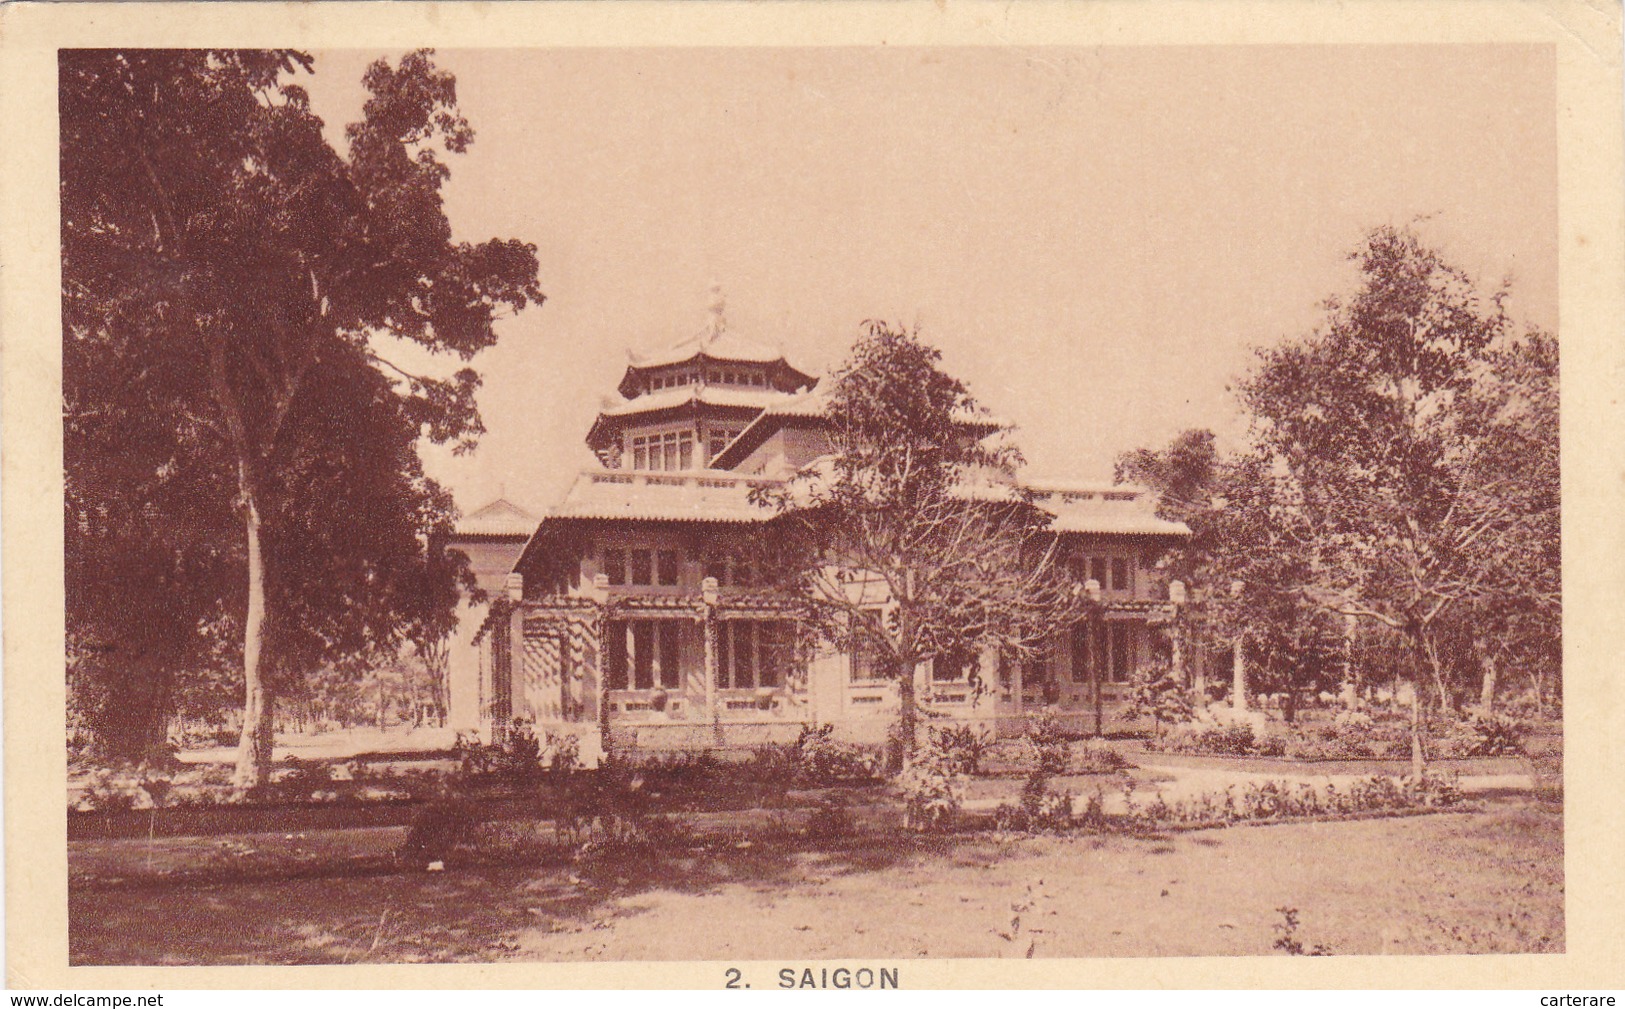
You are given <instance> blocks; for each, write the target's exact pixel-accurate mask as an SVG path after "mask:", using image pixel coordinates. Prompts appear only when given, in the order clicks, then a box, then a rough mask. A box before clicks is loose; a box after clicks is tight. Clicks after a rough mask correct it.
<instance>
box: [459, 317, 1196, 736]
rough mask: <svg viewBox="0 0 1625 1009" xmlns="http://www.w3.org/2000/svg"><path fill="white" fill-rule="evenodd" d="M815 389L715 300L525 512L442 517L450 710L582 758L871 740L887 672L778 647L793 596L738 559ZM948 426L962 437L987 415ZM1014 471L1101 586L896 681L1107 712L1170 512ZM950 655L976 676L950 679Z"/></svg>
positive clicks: (954, 697)
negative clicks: (1024, 648)
mask: <svg viewBox="0 0 1625 1009" xmlns="http://www.w3.org/2000/svg"><path fill="white" fill-rule="evenodd" d="M825 392H826V390H825V389H824V388H823V387H821V386H820V383H819V380H818V378H817V377H816V376H814V375H812V374H810V373H808V372H806V371H803V370H801V369H800V368H797V367H796V366H795V365H793V364H792V363H790V362H789V361H787V360H786V359H785V356H784V355H783V353H781V352H780V351H778V350H777V349H776V348H773V347H771V346H769V345H766V344H763V343H758V342H756V341H752V340H749V339H746V338H744V337H741V336H737V335H735V334H733V333H730V332H728V331H727V328H726V325H725V323H724V322H723V320H722V316H721V312H720V308H719V307H714V309H713V318H712V321H711V324H710V325H709V326H708V327H707V329H706V330H705V331H704V332H702V333H701V334H699V335H698V336H696V337H694V338H691V339H689V340H685V341H683V342H681V343H679V344H677V345H675V346H673V347H670V348H668V349H666V350H664V351H661V352H658V353H652V354H647V355H642V356H637V355H633V356H631V357H630V358H629V363H628V366H627V369H626V372H625V375H624V376H623V377H622V379H621V381H620V383H619V386H618V388H617V389H616V391H615V394H614V395H612V396H610V397H608V398H606V400H605V402H604V405H603V408H602V410H601V412H600V413H599V415H598V418H597V420H596V421H594V423H593V425H592V427H591V429H590V430H589V432H588V434H587V444H588V445H589V447H591V448H592V450H593V451H594V453H595V454H596V455H597V456H598V458H599V459H600V460H601V462H602V466H601V467H599V468H594V469H591V470H588V471H585V472H582V473H580V474H579V475H578V476H577V477H576V479H575V481H574V483H573V485H572V486H571V487H570V489H569V490H568V492H567V493H566V494H565V495H564V497H563V499H562V500H561V501H559V502H557V503H556V504H554V505H553V507H552V508H550V509H548V510H547V511H546V512H545V513H543V514H540V515H533V514H531V513H530V512H528V511H526V510H525V509H523V508H521V507H519V506H517V505H514V504H512V503H510V502H507V501H502V500H498V501H494V502H492V503H490V504H488V505H486V506H485V507H483V508H480V509H479V510H478V511H475V512H473V513H471V514H470V515H468V516H467V517H466V518H465V519H464V520H463V521H462V522H461V523H460V524H459V526H458V528H457V536H456V538H455V539H454V541H453V543H452V545H453V546H454V547H456V548H458V549H461V550H463V551H464V552H465V553H467V554H468V555H469V557H470V560H471V562H472V565H473V568H474V574H475V578H476V583H477V589H476V590H475V591H474V592H471V593H470V594H469V595H468V597H467V598H466V599H465V600H464V604H463V609H462V612H461V621H460V625H459V630H458V633H457V635H456V638H455V640H454V642H453V645H452V656H451V659H452V670H451V684H450V693H451V711H452V718H453V721H454V723H455V725H456V727H457V728H459V729H463V730H471V729H477V730H479V731H481V732H482V735H483V738H486V739H493V738H498V737H500V736H501V735H502V734H503V733H504V732H506V731H507V730H508V729H509V728H510V727H511V726H513V725H514V724H515V723H516V722H517V721H519V720H525V721H528V722H530V723H532V724H534V725H536V726H537V727H538V732H540V731H541V730H542V729H545V730H547V731H550V732H555V733H558V732H571V733H574V734H576V735H578V736H579V737H581V740H582V752H583V754H584V756H588V757H589V758H590V757H591V755H593V754H596V753H600V752H602V751H603V749H604V748H614V749H616V750H618V751H621V752H644V751H654V750H672V749H729V748H747V749H748V748H750V747H754V746H758V745H762V744H765V743H769V742H782V741H787V740H794V739H795V738H796V736H797V735H798V734H799V732H800V730H801V728H802V727H803V726H806V725H823V724H826V723H827V724H831V725H834V726H835V727H836V731H837V732H838V733H839V734H840V735H842V736H845V737H847V738H850V739H853V740H855V741H867V742H882V741H884V739H885V738H886V735H885V734H886V731H887V728H888V727H889V725H890V724H891V723H892V721H893V719H894V717H895V714H896V710H897V703H898V702H897V687H896V684H895V683H893V682H890V681H888V680H887V679H886V678H885V677H884V676H883V675H882V672H881V667H880V665H879V663H877V662H876V661H875V660H874V659H873V657H871V656H867V655H864V654H850V653H845V652H840V651H834V650H829V649H825V650H823V651H821V652H820V653H818V654H815V655H812V656H810V657H808V656H805V655H804V654H802V653H803V650H801V649H797V648H794V647H792V642H793V641H794V640H795V639H796V634H795V630H796V628H795V622H796V621H797V619H798V613H797V606H796V603H795V601H794V600H793V599H791V598H787V597H785V596H783V595H781V594H779V593H776V592H774V591H771V590H768V589H765V588H763V587H761V586H760V584H759V583H760V582H762V581H763V579H762V578H761V577H760V576H759V572H758V570H757V567H756V565H757V564H758V562H759V561H760V559H761V558H762V556H763V553H764V551H763V543H764V539H763V538H764V537H769V536H772V535H773V525H772V521H771V520H772V519H773V518H774V514H775V513H774V512H773V511H772V510H771V509H770V508H768V507H766V506H764V505H762V504H758V503H757V502H756V501H755V500H754V499H753V496H752V491H753V490H755V489H756V488H758V487H762V486H765V485H770V484H773V483H775V482H778V481H781V480H783V479H785V478H786V477H788V476H790V475H791V474H794V473H795V472H797V471H798V470H800V469H801V468H802V467H804V466H806V465H808V464H809V463H811V462H813V461H814V460H816V459H818V458H820V457H821V456H822V455H824V454H825V453H826V451H827V444H826V441H825V439H824V437H823V434H822V430H823V429H822V418H823V416H824V395H825ZM964 423H965V425H966V429H967V431H968V432H970V433H971V435H972V436H975V437H981V436H984V435H986V434H989V433H991V432H992V431H994V430H995V429H997V428H998V427H1000V426H1002V422H1000V421H997V420H996V419H993V418H986V417H975V418H973V417H967V418H964ZM1025 489H1026V490H1027V491H1028V492H1030V493H1031V494H1032V495H1033V499H1034V500H1035V501H1036V502H1037V503H1038V504H1040V505H1041V506H1042V507H1044V508H1046V509H1047V510H1049V511H1050V512H1051V513H1052V514H1053V515H1054V519H1053V522H1052V524H1051V528H1052V529H1053V530H1054V531H1055V532H1056V533H1057V534H1058V535H1059V537H1060V543H1061V549H1062V551H1063V553H1064V562H1065V564H1066V565H1067V570H1068V571H1069V572H1071V574H1072V576H1073V577H1074V578H1076V579H1077V580H1078V581H1079V582H1080V583H1086V582H1090V581H1092V582H1095V583H1098V592H1099V597H1100V600H1101V604H1102V605H1101V606H1100V607H1098V608H1097V609H1096V611H1095V616H1094V617H1093V618H1091V619H1088V620H1084V621H1080V622H1079V623H1077V624H1075V625H1073V626H1071V627H1068V628H1066V629H1065V630H1064V631H1063V632H1061V633H1058V634H1057V635H1056V638H1055V640H1054V641H1053V643H1052V647H1050V648H1049V650H1048V654H1047V655H1046V656H1045V657H1043V658H1042V659H1038V660H1032V661H1026V662H1021V663H1016V662H1007V661H1004V660H1002V659H1001V657H1000V656H998V655H996V654H989V655H983V656H981V657H980V658H979V659H978V660H977V661H976V663H974V664H973V665H974V666H975V669H974V670H973V669H971V668H969V667H966V666H964V665H963V664H962V665H961V667H960V668H953V669H950V668H932V666H931V664H927V666H926V667H925V668H923V669H922V670H920V672H919V678H918V688H919V689H918V690H917V696H918V697H920V698H921V700H922V703H924V704H925V705H927V706H928V707H930V708H932V709H935V710H936V711H937V712H939V713H940V714H942V715H944V716H948V717H952V718H955V719H960V720H964V721H969V722H979V723H983V724H986V725H988V726H990V727H993V728H995V729H997V730H998V731H1000V732H1004V733H1008V732H1016V731H1020V729H1021V728H1022V727H1023V726H1024V722H1025V719H1026V717H1027V716H1028V715H1029V714H1030V713H1031V712H1032V711H1034V710H1037V709H1039V708H1044V707H1048V708H1050V709H1052V710H1055V711H1057V712H1059V713H1060V714H1061V717H1062V718H1063V719H1064V720H1068V721H1070V722H1072V723H1073V728H1074V729H1075V730H1077V731H1080V732H1099V731H1109V730H1110V729H1111V728H1113V727H1115V726H1116V724H1117V722H1118V721H1120V719H1119V718H1118V715H1119V712H1120V709H1121V707H1122V700H1123V693H1124V690H1125V685H1126V684H1127V683H1128V681H1129V680H1130V678H1131V676H1132V675H1133V673H1134V671H1135V670H1136V669H1137V668H1138V667H1139V666H1140V665H1142V664H1144V663H1146V662H1148V661H1150V659H1151V657H1152V655H1153V654H1154V652H1155V651H1156V650H1157V648H1158V646H1159V643H1160V642H1161V641H1162V640H1163V639H1164V637H1165V634H1164V631H1163V629H1162V625H1163V624H1164V623H1165V622H1166V621H1167V620H1168V619H1169V618H1170V616H1171V615H1172V614H1173V609H1172V606H1171V604H1170V603H1169V601H1168V598H1167V590H1166V588H1165V587H1164V586H1163V585H1162V583H1161V582H1160V580H1159V579H1158V578H1157V577H1156V574H1155V571H1154V564H1155V562H1156V559H1157V557H1158V555H1159V554H1160V553H1161V552H1163V551H1164V550H1166V549H1167V547H1168V546H1170V545H1171V544H1174V543H1177V542H1178V541H1179V540H1180V539H1181V538H1183V537H1185V536H1188V535H1189V530H1188V529H1186V528H1185V526H1183V525H1182V524H1179V523H1175V522H1169V521H1166V520H1164V519H1162V518H1159V517H1158V516H1157V514H1156V510H1155V503H1154V501H1153V500H1152V499H1151V497H1150V496H1149V495H1148V494H1147V493H1146V492H1145V491H1144V490H1143V489H1140V488H1136V487H1128V486H1121V485H1111V484H1088V483H1064V484H1063V483H1055V484H1042V485H1029V486H1027V487H1026V488H1025ZM938 665H943V664H940V663H939V664H938ZM973 675H974V676H976V677H978V678H979V679H980V682H982V683H984V684H992V685H994V686H993V687H992V689H984V690H982V691H976V690H974V689H972V682H973Z"/></svg>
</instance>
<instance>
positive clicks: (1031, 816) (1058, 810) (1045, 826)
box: [993, 771, 1073, 833]
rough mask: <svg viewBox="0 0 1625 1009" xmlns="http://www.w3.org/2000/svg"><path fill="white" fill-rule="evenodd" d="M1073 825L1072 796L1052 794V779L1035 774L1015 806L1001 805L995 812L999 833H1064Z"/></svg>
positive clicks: (994, 822) (1025, 786)
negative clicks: (1001, 831)
mask: <svg viewBox="0 0 1625 1009" xmlns="http://www.w3.org/2000/svg"><path fill="white" fill-rule="evenodd" d="M1072 822H1073V821H1072V793H1070V792H1055V791H1053V790H1051V788H1050V787H1049V779H1048V778H1047V777H1045V776H1044V775H1043V774H1040V773H1038V772H1036V771H1035V772H1033V773H1032V774H1031V775H1029V776H1028V777H1027V782H1026V784H1025V785H1023V786H1022V788H1021V797H1020V799H1019V800H1017V803H1016V804H1015V805H1011V804H1010V803H1000V804H999V807H998V808H997V809H995V810H994V811H993V824H994V826H995V827H996V828H997V829H999V830H1019V831H1027V832H1032V833H1040V832H1044V831H1062V830H1066V829H1067V828H1069V827H1071V826H1072Z"/></svg>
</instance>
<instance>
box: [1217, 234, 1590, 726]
mask: <svg viewBox="0 0 1625 1009" xmlns="http://www.w3.org/2000/svg"><path fill="white" fill-rule="evenodd" d="M1353 258H1354V260H1355V262H1356V263H1357V265H1358V266H1359V269H1360V274H1361V284H1360V286H1359V288H1358V290H1357V291H1356V292H1355V293H1354V295H1353V296H1352V297H1351V298H1349V299H1348V300H1347V301H1346V302H1344V301H1335V300H1334V301H1332V302H1329V303H1328V310H1327V317H1326V321H1325V323H1324V325H1323V326H1321V327H1320V328H1319V329H1318V330H1317V331H1315V332H1314V333H1312V334H1310V335H1308V336H1305V337H1303V338H1300V339H1296V340H1292V341H1288V342H1286V343H1285V344H1282V345H1280V346H1277V347H1272V348H1268V349H1265V350H1263V351H1261V352H1260V355H1259V361H1258V363H1257V366H1256V367H1255V369H1254V370H1253V372H1252V373H1251V374H1250V375H1249V376H1248V377H1247V378H1246V379H1245V380H1244V381H1243V383H1242V384H1241V394H1242V400H1243V403H1244V404H1245V405H1246V406H1247V407H1248V408H1249V409H1250V410H1251V412H1252V415H1253V418H1254V421H1255V424H1254V430H1253V435H1254V443H1255V451H1256V453H1257V454H1258V456H1259V458H1260V460H1261V462H1262V468H1261V470H1260V475H1261V477H1262V478H1263V479H1261V481H1260V485H1261V486H1265V487H1267V488H1268V490H1269V494H1270V496H1271V498H1272V501H1273V503H1272V504H1271V506H1270V507H1271V509H1272V514H1273V515H1274V516H1275V523H1274V524H1275V526H1276V529H1277V536H1278V537H1279V539H1280V540H1281V542H1282V543H1283V545H1284V547H1285V548H1286V549H1288V550H1289V551H1291V552H1293V553H1295V554H1297V555H1299V556H1301V557H1302V558H1303V560H1304V565H1303V569H1302V571H1301V573H1300V574H1299V575H1298V576H1297V577H1295V578H1294V579H1292V582H1291V584H1293V585H1294V586H1295V589H1296V591H1297V592H1298V593H1299V594H1300V595H1301V596H1302V597H1303V598H1304V599H1305V600H1307V601H1308V602H1310V603H1312V604H1314V605H1316V606H1318V607H1321V608H1323V609H1326V610H1328V611H1331V612H1334V613H1338V614H1343V615H1347V616H1350V617H1353V618H1355V619H1357V620H1359V621H1364V622H1371V623H1375V624H1377V625H1380V626H1381V627H1383V628H1385V629H1386V630H1388V631H1390V632H1392V633H1393V634H1395V635H1398V636H1399V637H1400V638H1402V639H1403V640H1404V641H1405V642H1407V643H1408V645H1409V648H1410V653H1411V658H1412V669H1411V675H1410V677H1409V678H1410V679H1411V680H1412V681H1413V683H1414V684H1415V686H1416V688H1417V690H1418V692H1420V691H1421V690H1422V689H1423V688H1424V687H1426V688H1431V692H1432V694H1433V696H1434V698H1435V700H1436V702H1437V703H1438V705H1439V706H1440V707H1441V708H1445V709H1448V708H1450V707H1451V706H1452V705H1453V703H1454V699H1455V696H1456V694H1457V692H1458V689H1459V688H1460V686H1461V685H1462V682H1463V680H1464V678H1465V675H1466V674H1467V672H1468V670H1470V669H1471V668H1472V666H1473V665H1474V664H1473V663H1471V662H1469V661H1467V656H1466V655H1465V654H1464V648H1463V642H1464V641H1471V640H1473V639H1475V638H1476V639H1477V641H1478V644H1479V647H1480V650H1481V651H1483V650H1484V649H1486V648H1489V647H1490V645H1489V641H1488V636H1489V635H1491V634H1493V633H1494V632H1493V628H1494V627H1495V621H1494V620H1493V619H1486V618H1487V617H1489V616H1490V615H1491V614H1497V613H1498V614H1505V615H1510V614H1512V613H1515V612H1520V611H1521V612H1543V613H1550V612H1554V611H1555V600H1556V578H1557V571H1556V558H1557V554H1556V549H1557V544H1556V515H1557V495H1558V483H1557V471H1556V465H1557V459H1556V441H1555V430H1556V425H1555V416H1556V396H1555V383H1554V382H1553V381H1552V379H1553V378H1555V352H1554V351H1553V350H1552V348H1551V347H1550V346H1548V345H1547V344H1546V343H1544V342H1542V341H1543V339H1544V338H1541V337H1538V336H1531V337H1529V338H1527V339H1525V340H1523V341H1519V340H1516V339H1514V337H1513V327H1512V326H1511V323H1510V322H1509V320H1508V318H1507V316H1506V315H1505V313H1504V311H1503V309H1502V301H1503V297H1504V292H1505V288H1502V289H1501V290H1498V291H1496V292H1493V293H1491V294H1490V295H1489V296H1487V297H1486V296H1484V295H1482V294H1480V293H1479V291H1478V289H1477V287H1476V285H1475V284H1474V283H1473V281H1472V280H1471V278H1469V277H1468V276H1466V275H1465V274H1464V273H1462V272H1461V271H1460V270H1459V269H1456V268H1455V267H1453V266H1451V265H1450V264H1449V263H1448V262H1446V261H1445V260H1444V259H1443V257H1442V256H1441V255H1440V254H1439V253H1438V252H1437V251H1435V250H1433V249H1430V248H1428V247H1426V246H1425V245H1424V244H1423V243H1422V242H1421V241H1420V239H1419V238H1418V237H1417V235H1416V234H1415V233H1414V232H1413V231H1410V230H1408V229H1397V228H1391V227H1383V228H1377V229H1375V230H1373V231H1372V232H1371V233H1370V234H1369V235H1368V236H1367V237H1366V240H1365V241H1364V242H1363V243H1362V245H1361V246H1360V247H1359V248H1358V249H1357V250H1356V252H1355V253H1354V256H1353ZM1543 348H1544V349H1543ZM1547 359H1549V360H1547ZM1543 361H1545V362H1546V363H1542V362H1543ZM1520 404H1522V405H1521V406H1520ZM1543 427H1544V428H1545V430H1543ZM1509 571H1511V572H1513V573H1512V574H1510V575H1509V573H1508V572H1509ZM1531 607H1532V609H1531ZM1475 623H1476V625H1477V629H1476V632H1475V631H1473V630H1472V629H1471V628H1472V626H1473V625H1474V624H1475ZM1545 632H1546V633H1549V634H1555V633H1556V629H1555V622H1553V621H1548V622H1547V624H1546V625H1545Z"/></svg>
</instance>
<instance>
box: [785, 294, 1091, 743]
mask: <svg viewBox="0 0 1625 1009" xmlns="http://www.w3.org/2000/svg"><path fill="white" fill-rule="evenodd" d="M830 381H831V383H832V386H831V392H830V394H829V396H828V401H827V405H826V409H825V412H824V422H825V430H826V436H827V438H828V454H827V455H826V456H824V457H823V458H822V459H820V460H819V461H817V462H816V463H814V464H813V465H811V466H809V467H807V468H805V469H804V470H803V471H802V472H801V473H799V474H798V475H796V476H795V477H794V478H792V479H791V480H790V481H788V482H787V483H786V484H785V485H784V486H783V487H778V488H773V489H771V490H768V491H765V492H763V495H762V496H764V497H766V498H767V499H769V500H770V501H771V502H772V503H773V504H775V505H776V506H777V507H778V508H779V509H780V511H781V518H780V520H779V523H780V527H781V530H783V531H784V532H785V533H786V535H785V536H784V537H783V542H785V543H787V544H789V545H790V547H789V552H790V556H789V557H788V558H787V559H786V562H785V564H784V565H783V570H784V571H785V572H786V574H787V575H788V577H789V578H790V579H791V580H793V581H794V582H795V583H796V585H797V587H798V588H799V590H800V592H801V594H802V596H803V598H805V599H806V600H807V601H808V603H809V606H810V608H811V610H812V614H813V620H812V622H811V623H812V625H813V626H815V627H817V628H819V629H820V633H821V634H822V635H823V636H824V637H826V638H829V639H832V640H834V641H836V642H838V643H840V644H841V645H842V646H843V647H844V648H846V649H848V650H855V651H858V652H860V653H865V654H869V655H873V656H875V657H876V658H877V660H878V664H879V665H880V667H881V668H882V670H883V671H884V672H885V673H886V674H887V675H889V676H895V677H897V678H898V681H899V695H900V699H901V702H902V715H901V737H902V742H903V746H904V750H905V753H908V752H912V749H913V745H914V741H915V739H914V734H915V717H916V712H915V699H914V676H915V671H916V669H917V668H918V667H919V666H920V665H921V664H922V663H925V662H937V663H955V664H962V665H965V666H968V667H969V675H970V678H971V679H972V682H973V683H975V684H977V685H978V686H983V685H982V684H981V682H980V677H979V675H978V673H977V671H976V657H977V652H978V651H979V650H980V649H983V648H996V649H998V650H999V651H1001V652H1002V653H1003V654H1005V655H1006V656H1009V657H1016V658H1018V657H1020V656H1022V655H1026V654H1029V653H1032V652H1034V651H1036V650H1037V649H1039V648H1041V647H1042V643H1043V641H1044V639H1045V638H1046V637H1047V636H1048V635H1049V634H1050V633H1051V632H1052V631H1053V630H1054V629H1055V628H1056V627H1057V626H1059V625H1060V623H1061V622H1062V621H1064V620H1065V619H1066V618H1067V615H1068V614H1071V613H1073V612H1074V610H1075V609H1076V608H1077V607H1078V606H1079V605H1080V603H1079V599H1078V596H1077V593H1076V592H1074V591H1073V586H1072V584H1071V583H1070V582H1069V581H1068V580H1067V579H1066V578H1065V577H1064V575H1063V573H1062V572H1061V571H1060V566H1059V565H1058V564H1056V563H1055V559H1056V558H1055V541H1054V537H1053V536H1051V535H1050V534H1049V533H1048V531H1047V527H1048V525H1049V520H1050V516H1049V515H1048V513H1046V512H1044V511H1043V510H1042V509H1041V508H1039V507H1037V506H1036V505H1034V504H1033V503H1032V502H1031V500H1029V498H1028V496H1027V495H1026V494H1025V493H1024V492H1023V491H1022V490H1021V489H1020V488H1019V486H1018V484H1017V482H1016V480H1015V473H1016V468H1017V467H1018V466H1019V464H1020V461H1021V457H1020V454H1019V452H1018V451H1017V450H1016V449H1015V448H1014V446H1013V445H1011V444H1010V443H1009V441H1008V439H1007V438H1005V437H1004V435H1003V433H1002V432H1000V430H999V428H1000V426H999V425H998V424H997V423H995V422H994V421H993V420H992V419H991V418H990V417H989V416H988V414H987V413H986V411H985V410H983V409H982V408H981V407H980V406H979V405H978V404H977V403H976V401H975V399H974V398H973V397H972V396H971V394H970V391H969V390H968V389H967V388H966V386H965V385H964V383H962V382H961V381H959V380H958V379H957V378H954V377H953V376H952V375H950V374H948V373H947V372H946V371H944V370H943V369H942V367H941V354H940V352H939V351H938V350H937V349H936V348H934V347H932V346H930V345H929V344H927V343H925V342H924V341H923V340H921V339H920V337H919V334H918V333H917V332H912V331H908V330H903V329H900V328H895V327H892V326H889V325H886V324H884V323H870V324H868V326H867V327H866V330H865V332H864V334H863V335H862V336H861V337H860V338H859V339H858V341H857V342H856V344H855V345H854V347H853V349H852V352H851V354H850V356H849V357H848V359H847V361H846V363H845V364H844V365H843V366H842V367H841V368H840V369H839V370H838V371H837V372H836V374H835V375H834V376H832V378H831V379H830Z"/></svg>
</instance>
